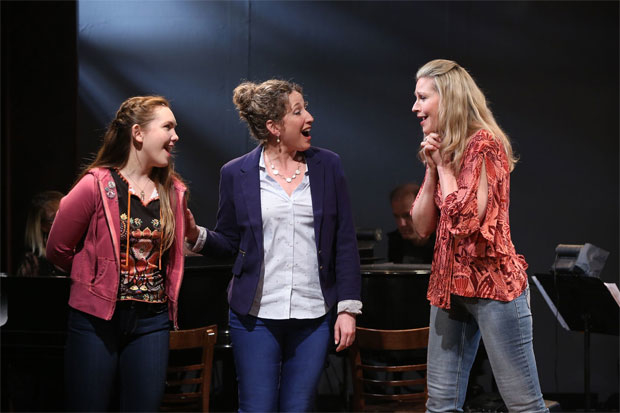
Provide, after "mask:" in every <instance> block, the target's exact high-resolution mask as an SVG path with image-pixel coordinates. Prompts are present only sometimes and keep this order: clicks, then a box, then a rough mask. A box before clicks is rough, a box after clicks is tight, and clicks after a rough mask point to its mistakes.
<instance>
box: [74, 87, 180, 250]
mask: <svg viewBox="0 0 620 413" xmlns="http://www.w3.org/2000/svg"><path fill="white" fill-rule="evenodd" d="M162 106H164V107H167V108H169V107H170V103H169V102H168V100H166V98H164V97H163V96H135V97H132V98H129V99H127V100H126V101H124V102H123V103H122V104H121V106H120V108H119V109H118V111H117V112H116V116H115V117H114V119H113V120H112V122H110V125H109V126H108V129H107V130H106V133H105V135H104V136H103V145H101V148H99V152H97V155H96V157H95V160H94V161H93V162H92V163H91V164H90V165H88V166H86V167H85V168H84V171H83V172H82V174H81V175H80V177H79V178H78V179H77V181H79V180H80V179H81V178H82V177H83V176H84V175H86V174H87V173H88V171H89V170H91V169H93V168H119V169H121V168H123V167H124V166H125V165H126V164H127V161H128V159H129V153H130V148H131V143H132V135H131V128H132V126H133V125H140V127H143V128H144V127H146V125H147V124H148V123H149V122H151V121H152V120H153V119H154V118H155V114H154V112H155V109H157V108H159V107H162ZM149 178H151V179H152V180H153V182H154V183H155V186H156V187H157V192H159V202H160V204H159V205H160V211H161V220H162V251H166V250H167V249H169V248H170V247H171V246H172V244H173V243H174V232H175V226H176V225H175V219H174V210H173V209H174V203H175V202H178V200H177V199H176V198H173V194H174V190H173V178H176V179H178V180H179V181H180V182H183V180H182V179H181V176H180V175H179V174H177V173H176V172H175V171H174V163H173V161H172V158H171V159H170V162H169V163H168V165H167V166H165V167H162V168H153V170H152V171H151V176H150V177H149ZM77 181H76V183H77ZM186 197H187V196H186Z"/></svg>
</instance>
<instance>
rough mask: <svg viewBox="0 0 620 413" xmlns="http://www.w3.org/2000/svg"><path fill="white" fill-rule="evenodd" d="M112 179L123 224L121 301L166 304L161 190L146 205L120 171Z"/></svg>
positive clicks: (155, 192) (115, 172)
mask: <svg viewBox="0 0 620 413" xmlns="http://www.w3.org/2000/svg"><path fill="white" fill-rule="evenodd" d="M112 177H113V178H114V181H115V183H116V187H117V188H118V191H117V193H118V203H119V213H120V217H119V219H120V223H121V257H120V258H121V280H120V286H119V292H118V299H119V300H136V301H145V302H149V303H163V302H166V300H167V297H166V291H165V268H166V266H165V265H162V258H164V257H162V256H161V255H162V251H161V238H162V228H161V221H160V211H159V208H160V202H159V196H158V194H157V191H153V194H152V195H151V197H150V198H148V199H146V200H145V201H144V202H146V203H143V201H142V200H141V199H140V197H139V196H138V195H137V194H136V193H135V192H134V190H133V188H131V187H130V186H129V184H128V182H127V180H126V179H125V177H123V176H122V175H121V174H120V173H119V172H118V171H117V170H113V171H112ZM130 194H131V198H130V199H131V205H130V206H129V208H130V209H129V208H128V196H129V195H130ZM128 242H129V246H128V245H127V243H128ZM164 255H165V253H164ZM164 263H165V260H164Z"/></svg>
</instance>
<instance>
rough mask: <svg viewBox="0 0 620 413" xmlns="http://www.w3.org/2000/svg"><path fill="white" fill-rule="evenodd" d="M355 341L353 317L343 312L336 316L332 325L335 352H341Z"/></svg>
mask: <svg viewBox="0 0 620 413" xmlns="http://www.w3.org/2000/svg"><path fill="white" fill-rule="evenodd" d="M353 341H355V316H354V315H353V314H351V313H347V312H346V311H343V312H342V313H340V314H338V318H337V319H336V324H335V325H334V342H335V344H336V345H337V346H338V347H336V351H342V350H344V349H345V348H347V347H349V346H350V345H351V344H353Z"/></svg>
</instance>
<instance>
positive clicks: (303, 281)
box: [196, 79, 362, 412]
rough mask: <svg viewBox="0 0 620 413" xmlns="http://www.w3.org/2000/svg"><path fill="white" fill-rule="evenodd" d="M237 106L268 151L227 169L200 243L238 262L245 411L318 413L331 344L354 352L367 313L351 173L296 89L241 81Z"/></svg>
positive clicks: (233, 290)
mask: <svg viewBox="0 0 620 413" xmlns="http://www.w3.org/2000/svg"><path fill="white" fill-rule="evenodd" d="M233 102H234V103H235V105H236V107H237V110H238V111H239V116H240V118H241V119H242V120H244V121H245V122H246V123H247V124H248V127H249V129H250V132H251V134H252V136H253V137H254V138H256V140H258V141H259V143H260V144H259V146H258V147H257V148H256V149H254V150H252V151H251V152H249V153H248V154H246V155H244V156H241V157H240V158H237V159H234V160H232V161H230V162H228V163H227V164H226V165H224V166H223V167H222V171H221V181H220V203H219V209H218V215H217V225H216V227H215V229H214V230H213V231H205V230H204V229H201V236H200V238H199V239H200V240H202V239H203V236H204V234H208V235H206V241H205V246H204V250H203V252H204V253H205V254H207V253H208V254H217V255H222V254H225V255H236V259H235V262H234V265H233V268H232V272H233V277H232V280H231V282H230V284H229V288H228V301H229V303H230V328H231V332H230V335H231V340H232V348H233V354H234V358H235V367H236V370H237V380H238V384H239V411H241V412H248V411H253V412H274V411H288V412H301V411H310V410H313V409H314V404H313V402H314V396H315V393H316V386H317V384H318V382H319V379H320V377H321V373H322V371H323V369H324V365H325V358H326V356H327V352H328V350H329V348H330V345H331V343H335V345H336V346H337V347H336V351H340V350H343V349H345V348H346V347H348V346H350V345H351V344H352V343H353V340H354V339H355V316H356V314H358V313H360V310H361V307H362V305H361V301H360V294H361V276H360V268H359V265H360V258H359V253H358V250H357V242H356V235H355V227H354V225H353V217H352V213H351V206H350V202H349V196H348V192H347V186H346V182H345V177H344V172H343V169H342V164H341V162H340V157H339V156H338V155H336V154H335V153H333V152H331V151H328V150H326V149H321V148H317V147H313V146H311V145H310V141H311V134H310V130H311V127H312V124H313V122H314V118H313V117H312V115H311V114H310V113H309V112H308V111H307V110H306V102H305V100H304V97H303V95H302V89H301V87H300V86H299V85H297V84H295V83H291V82H287V81H283V80H277V79H273V80H268V81H266V82H263V83H260V84H256V83H252V82H244V83H242V84H240V85H239V86H237V88H235V90H234V92H233ZM200 242H201V241H199V242H198V243H197V244H199V243H200ZM196 248H198V245H196ZM332 331H333V335H332ZM332 340H333V341H332Z"/></svg>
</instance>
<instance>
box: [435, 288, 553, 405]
mask: <svg viewBox="0 0 620 413" xmlns="http://www.w3.org/2000/svg"><path fill="white" fill-rule="evenodd" d="M528 294H529V288H528V289H526V291H525V292H524V293H523V294H521V296H519V297H518V298H516V299H514V300H512V301H510V302H503V301H497V300H490V299H483V298H468V297H460V296H456V295H452V304H451V306H452V308H451V309H450V310H445V309H441V308H438V307H435V306H432V307H431V317H430V336H429V340H428V375H427V379H428V402H427V403H426V409H427V411H429V412H462V411H463V403H464V402H465V393H466V391H467V382H468V380H469V371H470V369H471V366H472V364H473V362H474V359H475V357H476V352H477V350H478V344H479V343H480V337H481V336H482V339H483V340H484V346H485V348H486V351H487V354H488V357H489V362H490V364H491V369H492V370H493V375H494V376H495V380H496V382H497V387H498V388H499V392H500V394H501V396H502V399H503V400H504V403H505V404H506V407H508V410H509V411H510V412H528V413H534V412H546V411H548V410H547V409H546V407H545V403H544V401H543V398H542V394H541V391H540V383H539V381H538V372H537V370H536V360H535V359H534V348H533V346H532V313H531V311H530V306H529V297H528Z"/></svg>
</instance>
